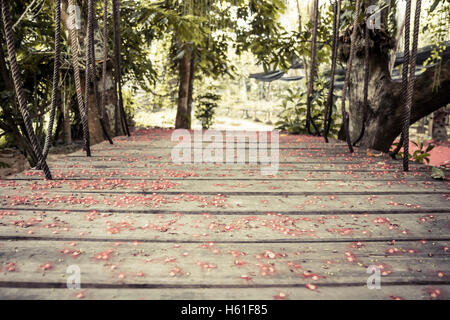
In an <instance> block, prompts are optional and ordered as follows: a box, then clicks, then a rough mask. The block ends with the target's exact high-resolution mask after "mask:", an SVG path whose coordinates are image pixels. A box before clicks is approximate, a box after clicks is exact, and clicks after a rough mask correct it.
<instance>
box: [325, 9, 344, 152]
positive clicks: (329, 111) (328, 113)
mask: <svg viewBox="0 0 450 320" xmlns="http://www.w3.org/2000/svg"><path fill="white" fill-rule="evenodd" d="M333 11H334V19H333V49H332V53H331V74H330V87H329V89H328V97H327V103H326V105H325V119H324V124H323V127H324V131H323V137H324V139H325V142H326V143H328V134H329V132H330V128H331V121H332V118H331V117H332V115H333V100H334V79H335V75H336V64H337V54H338V46H339V25H340V20H341V0H336V1H335V2H334V6H333Z"/></svg>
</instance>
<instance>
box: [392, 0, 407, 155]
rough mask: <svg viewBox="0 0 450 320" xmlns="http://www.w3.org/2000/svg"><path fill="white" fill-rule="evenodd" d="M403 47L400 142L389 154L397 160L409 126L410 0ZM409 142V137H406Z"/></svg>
mask: <svg viewBox="0 0 450 320" xmlns="http://www.w3.org/2000/svg"><path fill="white" fill-rule="evenodd" d="M404 28H405V45H404V47H405V48H404V51H403V65H402V88H401V94H400V97H401V98H400V99H401V100H400V105H401V106H402V108H403V110H402V120H401V121H402V133H401V136H400V142H399V143H398V145H397V147H396V148H395V149H394V150H393V151H392V152H390V156H391V157H392V158H393V159H396V158H397V154H398V153H399V152H400V149H401V148H402V147H403V144H404V140H405V139H404V137H405V132H406V135H407V136H409V124H408V123H407V122H408V119H407V118H408V112H406V111H405V109H404V108H405V107H406V96H407V93H408V73H409V57H410V37H411V36H410V29H411V0H406V8H405V26H404ZM408 140H409V137H408ZM407 149H408V153H409V141H408V147H407Z"/></svg>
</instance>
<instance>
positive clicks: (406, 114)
mask: <svg viewBox="0 0 450 320" xmlns="http://www.w3.org/2000/svg"><path fill="white" fill-rule="evenodd" d="M421 6H422V0H417V1H416V13H415V17H414V33H413V43H412V49H411V56H410V57H409V58H410V59H409V79H408V88H407V94H406V99H405V100H406V103H405V107H404V108H403V140H404V141H403V171H409V126H410V123H411V108H412V99H413V94H414V85H415V83H416V61H417V47H418V45H419V31H420V29H419V28H420V11H421ZM407 18H408V17H407Z"/></svg>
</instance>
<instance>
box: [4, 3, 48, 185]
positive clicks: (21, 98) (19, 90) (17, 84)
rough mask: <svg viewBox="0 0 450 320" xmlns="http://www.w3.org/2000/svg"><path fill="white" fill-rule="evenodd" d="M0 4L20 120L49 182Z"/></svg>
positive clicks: (8, 18)
mask: <svg viewBox="0 0 450 320" xmlns="http://www.w3.org/2000/svg"><path fill="white" fill-rule="evenodd" d="M0 4H1V11H2V17H3V26H4V29H5V35H6V46H7V47H8V55H9V62H10V64H11V73H12V78H13V82H14V88H15V91H16V95H17V100H18V102H19V109H20V113H21V114H22V118H23V121H24V123H25V128H26V131H27V134H28V136H29V138H30V142H31V146H32V148H33V152H34V153H35V156H36V158H37V160H38V163H40V164H41V168H42V170H43V171H44V175H45V178H46V179H48V180H51V179H52V174H51V172H50V168H49V167H48V165H47V162H46V161H45V160H44V158H43V156H42V148H41V145H40V144H39V141H38V139H37V137H36V134H35V132H34V129H33V124H32V122H31V119H30V115H29V113H28V110H27V104H26V101H25V95H24V92H23V87H22V80H21V77H20V71H19V65H18V63H17V57H16V48H15V47H14V35H13V30H12V23H11V16H10V13H9V9H8V6H7V5H6V1H5V0H0Z"/></svg>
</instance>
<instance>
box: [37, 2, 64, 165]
mask: <svg viewBox="0 0 450 320" xmlns="http://www.w3.org/2000/svg"><path fill="white" fill-rule="evenodd" d="M60 57H61V0H55V62H54V66H53V88H52V106H51V110H50V119H49V122H48V128H47V136H46V138H45V144H44V151H43V155H42V158H43V159H44V160H46V159H47V156H48V152H49V150H50V144H51V142H52V136H53V123H54V121H55V114H56V105H57V100H58V97H57V96H58V87H59V67H60V65H61V58H60ZM38 167H39V168H40V167H41V164H39V165H38Z"/></svg>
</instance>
